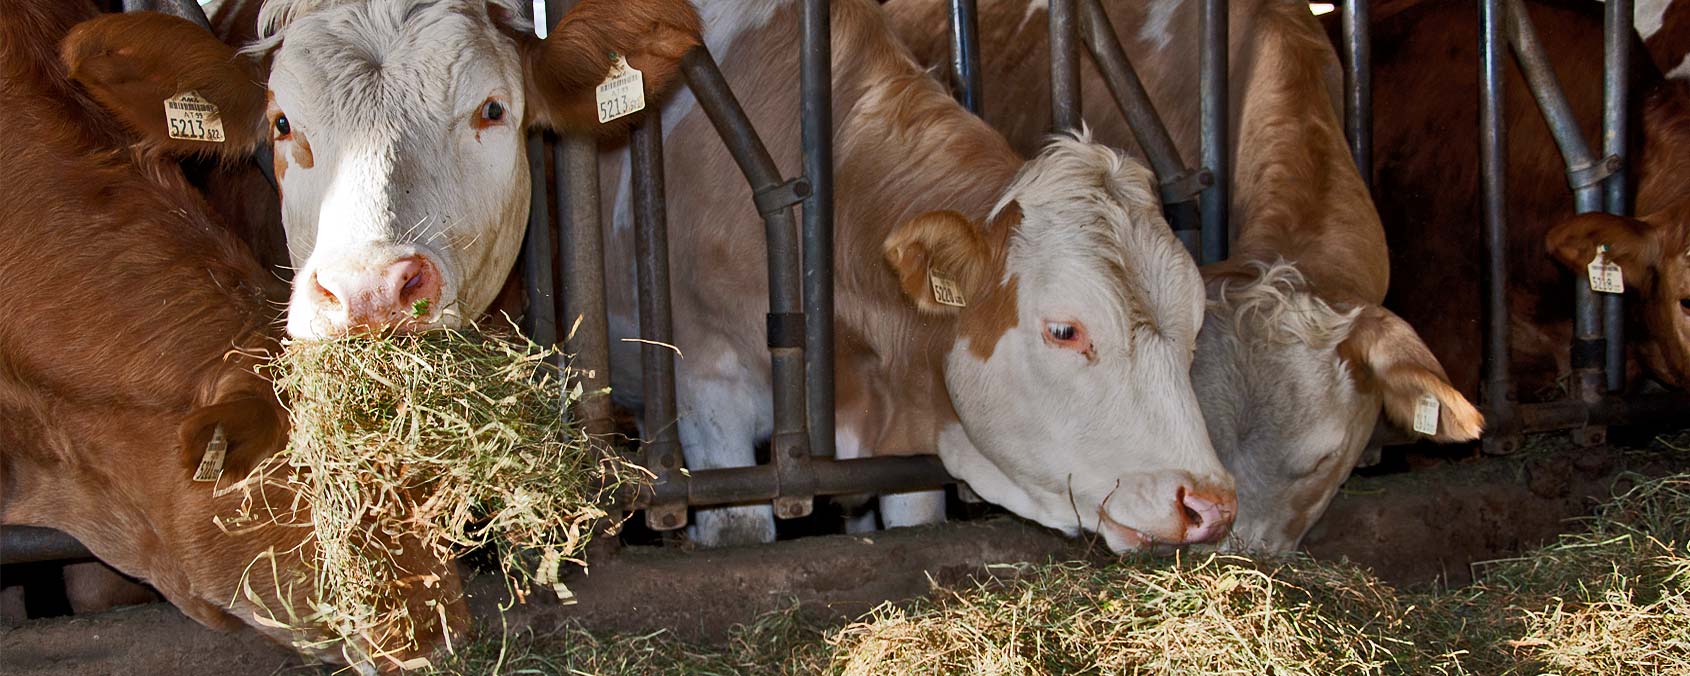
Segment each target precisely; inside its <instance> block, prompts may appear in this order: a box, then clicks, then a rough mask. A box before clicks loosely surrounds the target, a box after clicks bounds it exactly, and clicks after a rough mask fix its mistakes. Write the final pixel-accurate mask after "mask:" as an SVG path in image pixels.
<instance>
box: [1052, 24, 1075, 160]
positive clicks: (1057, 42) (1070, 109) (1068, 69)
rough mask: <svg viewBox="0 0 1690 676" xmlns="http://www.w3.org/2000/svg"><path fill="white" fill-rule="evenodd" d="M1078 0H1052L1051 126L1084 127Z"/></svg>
mask: <svg viewBox="0 0 1690 676" xmlns="http://www.w3.org/2000/svg"><path fill="white" fill-rule="evenodd" d="M1074 20H1075V11H1074V0H1050V128H1051V131H1055V132H1064V131H1072V130H1078V129H1079V128H1080V45H1079V43H1078V42H1075V40H1074V30H1075V28H1076V26H1075V24H1074Z"/></svg>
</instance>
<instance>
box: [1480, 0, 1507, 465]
mask: <svg viewBox="0 0 1690 676" xmlns="http://www.w3.org/2000/svg"><path fill="white" fill-rule="evenodd" d="M1502 2H1503V0H1479V173H1480V176H1481V181H1482V182H1483V186H1484V218H1485V220H1484V241H1485V269H1486V271H1487V272H1488V273H1489V274H1487V275H1486V276H1485V280H1484V282H1485V363H1484V374H1485V382H1484V386H1483V389H1482V390H1481V392H1480V401H1481V403H1482V405H1483V406H1484V407H1485V409H1486V413H1487V416H1488V417H1489V418H1490V419H1491V427H1492V433H1491V434H1487V435H1485V439H1484V441H1483V442H1482V443H1483V444H1484V446H1485V450H1486V451H1487V452H1490V453H1492V454H1495V455H1505V454H1508V453H1511V452H1513V450H1514V444H1515V440H1514V439H1513V437H1512V435H1511V434H1509V432H1508V430H1510V429H1511V428H1512V423H1513V419H1514V416H1513V400H1512V396H1513V392H1512V390H1513V384H1512V382H1510V376H1509V356H1508V332H1509V326H1508V192H1507V188H1508V181H1507V176H1508V155H1507V152H1508V128H1507V126H1506V120H1507V117H1506V116H1505V115H1504V108H1503V105H1504V99H1503V96H1504V94H1505V92H1506V89H1505V87H1506V80H1505V79H1504V77H1505V72H1504V70H1503V62H1502V60H1503V58H1505V57H1504V56H1503V51H1502V50H1503V46H1502V45H1503V40H1504V38H1503V30H1502V24H1503V8H1502Z"/></svg>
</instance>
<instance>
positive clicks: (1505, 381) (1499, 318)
mask: <svg viewBox="0 0 1690 676" xmlns="http://www.w3.org/2000/svg"><path fill="white" fill-rule="evenodd" d="M1352 1H1357V0H1352ZM1503 1H1504V0H1479V174H1480V177H1481V181H1482V183H1483V188H1484V200H1483V202H1484V242H1485V268H1486V271H1487V274H1486V275H1485V279H1484V285H1485V319H1486V322H1485V333H1484V336H1485V364H1484V373H1485V376H1484V377H1485V381H1484V385H1483V386H1482V388H1481V390H1480V392H1479V401H1480V405H1481V406H1483V407H1484V410H1485V418H1486V421H1487V427H1489V429H1487V430H1486V434H1485V436H1484V441H1483V442H1482V443H1483V444H1484V447H1485V450H1486V451H1487V452H1490V453H1492V454H1498V455H1500V454H1506V453H1512V452H1513V451H1514V448H1515V446H1516V443H1517V438H1516V437H1517V434H1518V433H1517V429H1518V425H1517V421H1516V416H1515V412H1514V391H1513V390H1514V386H1513V383H1512V382H1511V377H1510V375H1509V369H1508V366H1509V357H1508V350H1509V348H1508V340H1509V337H1508V336H1509V326H1508V220H1507V219H1508V192H1507V187H1508V184H1507V179H1506V177H1507V175H1508V129H1507V127H1506V124H1505V123H1506V120H1507V119H1508V118H1507V116H1506V115H1505V114H1504V112H1505V109H1504V107H1503V94H1504V92H1505V91H1506V89H1504V87H1505V86H1506V81H1505V80H1504V77H1505V72H1504V69H1503V59H1504V58H1505V56H1504V55H1503V53H1502V32H1503V29H1502V15H1503V8H1502V3H1503Z"/></svg>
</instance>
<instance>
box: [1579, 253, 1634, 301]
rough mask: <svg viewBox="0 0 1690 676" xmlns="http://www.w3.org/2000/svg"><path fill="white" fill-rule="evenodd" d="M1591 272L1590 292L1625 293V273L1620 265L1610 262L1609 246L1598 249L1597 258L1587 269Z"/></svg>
mask: <svg viewBox="0 0 1690 676" xmlns="http://www.w3.org/2000/svg"><path fill="white" fill-rule="evenodd" d="M1586 269H1587V270H1588V271H1589V272H1590V290H1591V291H1595V292H1597V293H1625V273H1624V272H1623V271H1621V270H1620V265H1619V264H1618V263H1615V262H1613V261H1610V260H1608V245H1606V244H1602V245H1599V246H1597V247H1596V258H1595V259H1594V260H1592V261H1590V265H1589V266H1588V267H1587V268H1586Z"/></svg>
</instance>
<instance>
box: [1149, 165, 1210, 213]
mask: <svg viewBox="0 0 1690 676" xmlns="http://www.w3.org/2000/svg"><path fill="white" fill-rule="evenodd" d="M1214 184H1215V174H1214V172H1211V171H1209V168H1208V167H1199V168H1197V169H1195V170H1193V171H1187V172H1184V173H1181V174H1178V175H1175V176H1174V177H1172V178H1169V179H1168V180H1166V181H1163V182H1162V184H1161V186H1160V190H1161V193H1162V203H1163V204H1179V203H1180V202H1190V201H1192V200H1194V199H1197V196H1198V195H1199V194H1201V193H1202V192H1203V191H1204V190H1207V189H1208V188H1209V186H1211V185H1214Z"/></svg>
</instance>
